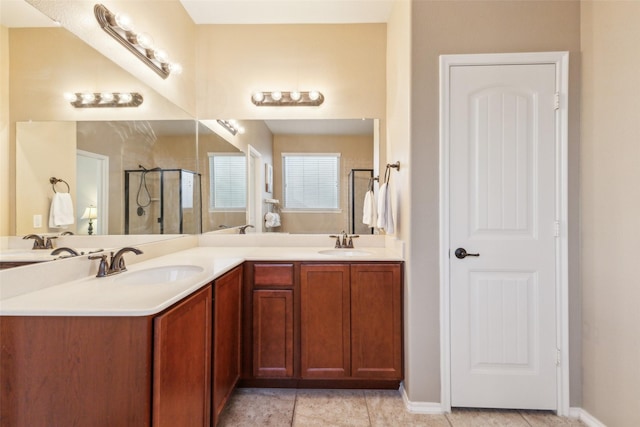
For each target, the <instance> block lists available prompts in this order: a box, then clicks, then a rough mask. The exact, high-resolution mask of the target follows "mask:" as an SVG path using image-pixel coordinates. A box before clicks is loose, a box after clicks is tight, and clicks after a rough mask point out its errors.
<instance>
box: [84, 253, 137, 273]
mask: <svg viewBox="0 0 640 427" xmlns="http://www.w3.org/2000/svg"><path fill="white" fill-rule="evenodd" d="M126 252H133V253H134V254H136V255H140V254H142V253H143V252H142V251H141V250H140V249H136V248H131V247H126V248H122V249H120V250H119V251H118V252H116V253H115V255H114V253H113V252H111V259H110V261H107V254H101V255H95V256H89V257H88V259H99V260H100V265H99V266H98V274H96V277H106V276H111V275H113V274H118V273H122V272H123V271H127V266H126V265H125V263H124V258H123V257H122V255H124V254H125V253H126Z"/></svg>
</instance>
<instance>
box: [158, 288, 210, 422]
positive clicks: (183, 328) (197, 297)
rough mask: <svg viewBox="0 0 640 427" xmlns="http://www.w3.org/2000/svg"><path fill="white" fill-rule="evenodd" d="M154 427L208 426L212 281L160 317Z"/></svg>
mask: <svg viewBox="0 0 640 427" xmlns="http://www.w3.org/2000/svg"><path fill="white" fill-rule="evenodd" d="M153 362H154V363H153V416H152V422H153V425H154V426H171V427H173V426H208V425H209V423H210V408H211V406H210V401H211V370H210V367H211V286H206V287H205V288H203V289H202V290H200V291H198V292H196V293H194V294H193V295H192V296H190V297H188V298H186V299H185V300H183V301H182V302H180V303H178V304H176V305H175V306H173V307H172V308H170V309H169V310H167V311H166V312H164V313H162V314H161V315H158V316H156V318H155V319H154V358H153Z"/></svg>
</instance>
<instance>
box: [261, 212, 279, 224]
mask: <svg viewBox="0 0 640 427" xmlns="http://www.w3.org/2000/svg"><path fill="white" fill-rule="evenodd" d="M264 226H265V227H266V228H274V227H280V214H277V213H273V212H268V213H267V214H266V215H265V216H264Z"/></svg>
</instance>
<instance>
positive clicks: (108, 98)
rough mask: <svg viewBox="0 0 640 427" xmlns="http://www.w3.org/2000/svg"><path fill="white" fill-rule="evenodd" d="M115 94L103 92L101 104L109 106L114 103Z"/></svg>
mask: <svg viewBox="0 0 640 427" xmlns="http://www.w3.org/2000/svg"><path fill="white" fill-rule="evenodd" d="M113 98H114V97H113V94H112V93H111V92H102V93H101V94H100V102H101V103H102V104H109V103H111V102H113Z"/></svg>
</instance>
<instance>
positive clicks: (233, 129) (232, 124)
mask: <svg viewBox="0 0 640 427" xmlns="http://www.w3.org/2000/svg"><path fill="white" fill-rule="evenodd" d="M217 122H218V124H219V125H220V126H222V127H223V128H225V129H226V130H227V131H228V132H229V133H230V134H231V135H233V136H236V134H243V133H244V132H245V130H244V127H242V126H241V125H240V124H239V123H238V122H237V121H236V120H233V119H230V120H217Z"/></svg>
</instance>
